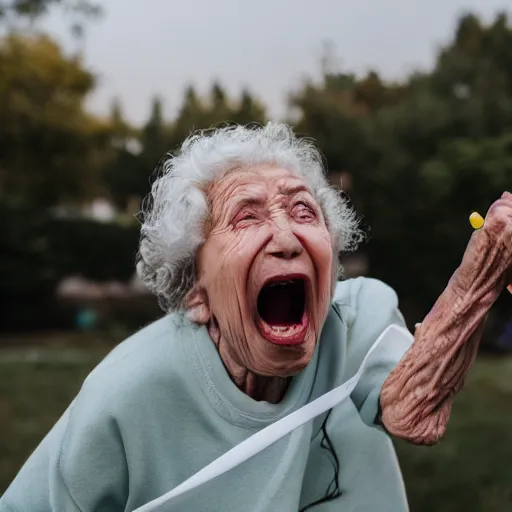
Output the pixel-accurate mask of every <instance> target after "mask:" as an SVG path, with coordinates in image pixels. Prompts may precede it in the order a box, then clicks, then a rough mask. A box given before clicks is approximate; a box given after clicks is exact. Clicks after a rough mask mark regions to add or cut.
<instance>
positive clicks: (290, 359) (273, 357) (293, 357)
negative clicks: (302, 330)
mask: <svg viewBox="0 0 512 512" xmlns="http://www.w3.org/2000/svg"><path fill="white" fill-rule="evenodd" d="M258 338H259V344H260V346H261V345H262V350H261V351H260V354H262V355H263V354H264V356H263V357H264V359H265V360H266V361H267V364H266V365H265V368H264V370H263V369H262V370H263V371H257V372H256V373H259V374H260V375H265V376H267V377H281V378H287V377H293V376H294V375H297V374H298V373H300V372H301V371H303V370H304V369H305V368H306V366H307V365H308V364H309V363H310V362H311V359H312V358H313V354H314V352H315V347H316V341H315V337H314V336H309V335H308V336H306V338H305V339H304V340H303V341H302V343H300V344H295V345H286V344H285V345H283V344H279V345H278V344H271V343H270V342H269V341H267V340H266V339H264V338H262V337H261V336H259V337H258Z"/></svg>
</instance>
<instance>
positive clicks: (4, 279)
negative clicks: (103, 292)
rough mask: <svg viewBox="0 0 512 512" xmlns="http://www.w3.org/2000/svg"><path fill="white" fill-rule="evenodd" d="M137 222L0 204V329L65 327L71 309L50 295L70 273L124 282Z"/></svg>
mask: <svg viewBox="0 0 512 512" xmlns="http://www.w3.org/2000/svg"><path fill="white" fill-rule="evenodd" d="M138 238H139V227H138V226H123V225H119V224H114V223H100V222H95V221H93V220H88V219H54V218H50V217H48V216H46V215H42V214H41V213H40V212H36V211H33V210H30V209H27V208H21V207H20V208H16V207H12V206H11V207H6V206H5V205H1V206H0V302H1V304H2V317H3V321H2V323H1V324H0V330H3V331H19V330H32V329H38V328H56V327H58V328H60V327H69V326H70V323H71V324H72V318H73V312H72V311H70V310H69V308H63V307H62V306H61V305H59V304H58V302H57V301H56V300H55V297H54V291H55V287H56V285H57V284H58V282H59V281H60V280H61V279H63V278H65V277H66V276H70V275H80V276H82V277H84V278H87V279H91V280H96V281H105V280H120V281H126V280H128V279H130V278H131V277H132V276H133V273H134V270H135V254H136V251H137V245H138Z"/></svg>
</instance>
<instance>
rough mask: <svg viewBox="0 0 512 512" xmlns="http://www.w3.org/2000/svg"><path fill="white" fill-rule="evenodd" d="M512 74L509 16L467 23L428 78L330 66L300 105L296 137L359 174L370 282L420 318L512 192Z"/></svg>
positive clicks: (355, 196) (355, 194)
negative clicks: (394, 80)
mask: <svg viewBox="0 0 512 512" xmlns="http://www.w3.org/2000/svg"><path fill="white" fill-rule="evenodd" d="M511 70H512V29H511V27H510V25H509V24H508V20H507V18H506V16H505V15H499V16H498V17H497V18H496V20H495V21H494V22H493V23H491V24H489V25H485V24H484V23H482V22H481V21H480V20H479V19H478V18H477V17H475V16H470V15H468V16H464V17H462V18H461V19H460V21H459V24H458V27H457V29H456V31H455V36H454V38H453V40H452V41H451V42H450V43H449V44H448V45H446V46H445V47H444V48H443V49H442V50H441V51H440V53H439V55H438V59H437V62H436V64H435V66H434V68H433V70H432V71H431V72H430V73H422V74H420V73H415V74H413V75H411V76H410V77H409V78H408V79H407V80H406V81H404V82H403V83H400V84H389V83H384V82H383V81H382V80H381V79H380V77H379V76H378V75H377V74H376V73H369V74H368V75H367V76H366V77H363V78H361V79H359V78H357V77H355V76H353V75H351V74H341V73H334V72H333V71H332V69H331V70H330V72H329V73H326V74H325V76H324V80H323V81H322V83H320V84H311V83H309V84H306V85H305V86H304V87H303V89H302V90H301V91H299V93H298V94H296V95H295V96H294V97H293V98H292V101H293V104H294V105H295V106H296V107H298V109H299V112H300V118H299V121H298V123H297V129H298V130H299V131H300V132H301V133H304V134H306V135H310V136H313V137H314V138H316V139H317V140H318V141H319V144H320V147H321V149H322V151H323V152H324V154H325V155H326V157H327V161H328V163H329V166H330V168H331V169H334V170H345V171H348V172H349V173H350V174H351V175H352V192H351V194H352V197H351V199H352V200H353V202H354V204H355V206H356V208H357V209H358V210H359V211H360V212H362V213H363V214H364V216H365V219H366V221H367V223H368V224H369V225H370V226H371V232H370V235H371V243H370V244H369V245H367V246H365V247H364V249H363V250H364V251H365V252H366V253H367V254H368V256H369V260H370V270H371V273H372V275H374V276H376V277H379V278H381V279H383V280H385V281H387V282H389V283H390V284H391V285H393V286H394V287H395V288H396V289H397V291H398V292H399V295H400V297H401V298H402V300H403V302H404V303H405V304H407V305H408V306H409V307H411V305H412V307H411V309H414V310H415V313H414V315H413V317H412V318H411V317H409V319H412V320H414V321H419V320H421V318H422V314H424V313H426V312H427V311H428V309H429V307H430V306H431V305H432V302H433V300H434V299H435V298H436V297H437V296H438V294H439V292H440V291H441V290H442V288H443V287H444V286H445V284H446V282H447V280H448V278H449V276H450V274H451V272H452V271H453V270H454V268H455V267H456V265H457V264H458V261H460V256H461V254H462V252H463V250H464V247H465V245H466V243H467V240H468V237H469V236H470V234H471V228H470V226H469V224H468V221H467V216H468V215H469V213H470V212H471V211H472V210H480V211H482V212H485V211H486V209H487V208H488V207H489V206H490V204H491V203H492V202H493V201H494V200H495V199H496V198H497V197H498V196H499V195H500V194H501V192H502V191H503V190H504V189H508V190H510V189H512V168H511V167H510V162H511V157H512V146H511V139H510V136H511V133H512V71H511Z"/></svg>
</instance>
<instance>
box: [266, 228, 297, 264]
mask: <svg viewBox="0 0 512 512" xmlns="http://www.w3.org/2000/svg"><path fill="white" fill-rule="evenodd" d="M302 251H303V247H302V244H301V243H300V240H299V239H298V238H297V237H296V236H295V234H294V233H293V231H292V229H291V227H290V225H289V223H288V222H287V221H286V220H282V219H280V220H279V221H277V222H276V223H275V224H274V232H273V235H272V239H271V240H270V241H269V243H268V244H267V248H266V252H267V254H271V255H272V256H275V257H277V258H283V259H286V260H289V259H292V258H296V257H297V256H299V254H300V253H301V252H302Z"/></svg>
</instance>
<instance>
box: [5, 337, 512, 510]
mask: <svg viewBox="0 0 512 512" xmlns="http://www.w3.org/2000/svg"><path fill="white" fill-rule="evenodd" d="M82 346H83V345H82ZM56 347H58V348H59V352H60V353H62V351H61V349H62V346H61V345H60V346H59V344H56V346H55V347H54V348H52V345H51V344H47V345H46V348H45V349H44V350H43V351H41V353H32V354H31V355H29V357H30V358H31V359H30V360H29V361H22V360H20V359H19V357H18V356H17V352H13V350H12V349H9V348H5V349H2V350H0V494H1V493H2V492H3V491H4V490H5V488H6V487H7V486H8V484H9V483H10V481H11V480H12V479H13V477H14V476H15V474H16V473H17V471H18V469H19V468H20V466H21V465H22V464H23V462H24V461H25V459H26V457H27V456H28V455H29V454H30V453H31V452H32V450H33V449H34V448H35V447H36V446H37V444H38V443H39V441H40V440H41V439H42V437H43V436H44V435H45V434H46V433H47V432H48V430H49V429H50V428H51V427H52V425H53V424H54V423H55V421H56V420H57V418H58V417H59V416H60V415H61V414H62V412H63V410H64V409H65V408H66V406H67V405H68V404H69V402H70V401H71V400H72V398H73V397H74V396H75V394H76V392H77V391H78V389H79V387H80V384H81V383H82V381H83V380H84V378H85V377H86V376H87V374H88V373H89V371H90V370H91V369H92V368H93V367H94V366H95V365H96V364H97V362H98V361H99V360H100V359H101V358H102V357H103V356H104V354H105V353H106V352H107V351H108V350H109V349H110V347H111V342H106V343H101V342H95V343H92V344H90V345H89V348H88V350H87V351H86V352H85V357H84V352H76V353H73V354H74V356H73V357H71V358H68V359H67V360H62V361H60V362H55V361H54V362H52V361H50V360H49V359H51V358H44V357H42V356H41V354H43V356H44V354H47V355H48V354H51V352H52V351H53V350H57V348H56ZM69 350H70V348H69V347H67V351H68V352H69ZM80 353H81V354H82V357H80ZM29 354H30V353H29ZM18 355H19V353H18ZM75 356H76V357H75ZM397 449H398V453H399V457H400V461H401V465H402V469H403V472H404V478H405V482H406V486H407V491H408V495H409V500H410V504H411V511H412V512H458V511H460V512H484V511H485V512H505V511H506V512H510V511H511V510H512V358H508V359H496V358H487V357H486V358H483V357H481V358H480V359H479V360H478V361H477V363H476V366H475V368H474V370H473V372H472V374H471V376H470V378H469V380H468V382H467V385H466V387H465V389H464V390H463V392H462V393H461V394H460V396H459V397H458V399H457V401H456V404H455V407H454V410H453V415H452V420H451V423H450V427H449V432H448V434H447V436H446V437H445V439H444V440H443V441H442V442H441V443H440V444H439V445H437V446H435V447H431V448H427V447H414V446H408V445H406V444H405V443H397Z"/></svg>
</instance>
